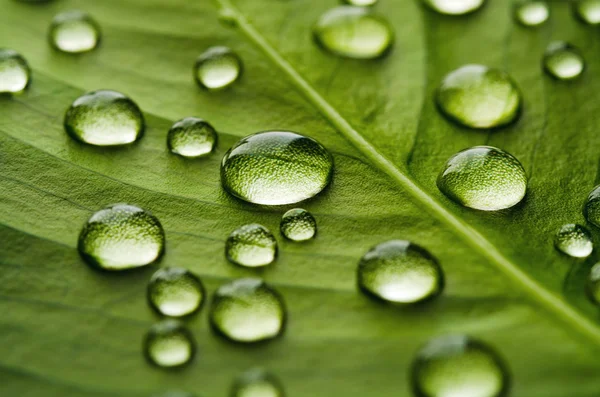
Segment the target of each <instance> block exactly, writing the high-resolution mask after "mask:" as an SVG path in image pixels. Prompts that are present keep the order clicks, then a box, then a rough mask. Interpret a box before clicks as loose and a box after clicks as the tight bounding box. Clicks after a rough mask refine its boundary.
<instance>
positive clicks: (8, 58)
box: [0, 48, 31, 94]
mask: <svg viewBox="0 0 600 397" xmlns="http://www.w3.org/2000/svg"><path fill="white" fill-rule="evenodd" d="M30 79H31V69H29V65H28V64H27V61H26V60H25V58H23V57H22V56H21V54H19V53H18V52H16V51H13V50H10V49H7V48H0V94H18V93H21V92H23V91H25V89H26V88H27V86H28V85H29V81H30Z"/></svg>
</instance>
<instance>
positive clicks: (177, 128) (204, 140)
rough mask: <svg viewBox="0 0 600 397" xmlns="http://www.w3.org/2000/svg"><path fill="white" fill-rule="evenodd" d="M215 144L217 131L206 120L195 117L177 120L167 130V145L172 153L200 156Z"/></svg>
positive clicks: (212, 148) (209, 150) (207, 152)
mask: <svg viewBox="0 0 600 397" xmlns="http://www.w3.org/2000/svg"><path fill="white" fill-rule="evenodd" d="M216 144H217V132H216V131H215V129H214V128H213V126H212V125H210V124H209V123H208V122H206V121H204V120H202V119H199V118H197V117H186V118H185V119H182V120H179V121H178V122H176V123H175V124H173V126H172V127H171V129H170V130H169V133H168V135H167V145H168V146H169V150H170V151H171V152H172V153H175V154H178V155H180V156H182V157H190V158H195V157H202V156H206V155H207V154H210V153H211V152H212V151H213V150H214V148H215V145H216Z"/></svg>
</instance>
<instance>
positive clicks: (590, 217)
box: [583, 185, 600, 227]
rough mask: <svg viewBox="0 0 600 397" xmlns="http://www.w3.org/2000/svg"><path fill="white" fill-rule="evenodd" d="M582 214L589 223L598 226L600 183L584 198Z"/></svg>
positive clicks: (599, 223) (599, 217) (599, 222)
mask: <svg viewBox="0 0 600 397" xmlns="http://www.w3.org/2000/svg"><path fill="white" fill-rule="evenodd" d="M583 215H584V216H585V219H587V221H588V222H589V223H591V224H592V225H594V226H596V227H600V185H598V186H596V187H595V188H594V189H593V190H592V191H591V192H590V194H589V196H588V198H587V200H585V205H584V206H583Z"/></svg>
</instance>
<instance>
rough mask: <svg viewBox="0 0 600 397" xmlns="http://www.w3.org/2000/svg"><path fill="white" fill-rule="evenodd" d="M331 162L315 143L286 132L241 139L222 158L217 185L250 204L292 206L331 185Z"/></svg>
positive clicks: (329, 155)
mask: <svg viewBox="0 0 600 397" xmlns="http://www.w3.org/2000/svg"><path fill="white" fill-rule="evenodd" d="M332 175H333V158H332V157H331V154H329V152H328V151H327V149H325V148H324V147H323V145H321V144H320V143H319V142H317V141H315V140H314V139H312V138H308V137H306V136H303V135H300V134H297V133H295V132H287V131H267V132H259V133H257V134H254V135H250V136H247V137H246V138H243V139H242V140H240V141H239V142H238V143H236V144H235V145H234V146H233V147H232V148H231V149H229V151H228V152H227V153H225V156H224V157H223V161H222V163H221V183H222V184H223V187H224V188H225V190H226V191H228V192H229V193H230V194H232V195H234V196H236V197H238V198H240V199H242V200H244V201H248V202H250V203H254V204H265V205H284V204H294V203H298V202H300V201H303V200H306V199H309V198H311V197H314V196H316V195H317V194H318V193H320V192H321V191H322V190H323V189H325V187H327V185H329V182H330V181H331V177H332Z"/></svg>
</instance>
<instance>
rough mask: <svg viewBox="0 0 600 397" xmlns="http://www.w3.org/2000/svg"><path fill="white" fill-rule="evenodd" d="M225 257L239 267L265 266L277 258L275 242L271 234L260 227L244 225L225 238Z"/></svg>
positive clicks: (254, 224)
mask: <svg viewBox="0 0 600 397" xmlns="http://www.w3.org/2000/svg"><path fill="white" fill-rule="evenodd" d="M225 256H226V257H227V259H228V260H229V261H230V262H232V263H234V264H236V265H239V266H244V267H261V266H267V265H270V264H271V263H273V261H274V260H275V258H276V257H277V240H275V236H273V233H271V231H270V230H269V229H267V228H266V227H264V226H262V225H259V224H256V223H252V224H250V225H244V226H241V227H239V228H238V229H236V230H234V231H233V232H232V233H231V234H230V235H229V237H228V238H227V241H226V242H225Z"/></svg>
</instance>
